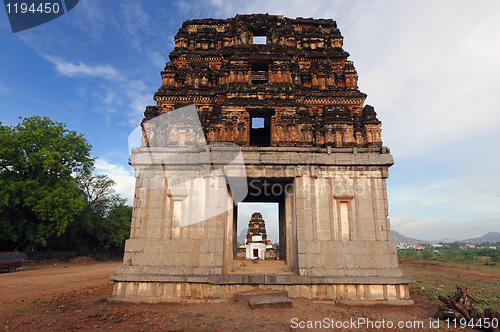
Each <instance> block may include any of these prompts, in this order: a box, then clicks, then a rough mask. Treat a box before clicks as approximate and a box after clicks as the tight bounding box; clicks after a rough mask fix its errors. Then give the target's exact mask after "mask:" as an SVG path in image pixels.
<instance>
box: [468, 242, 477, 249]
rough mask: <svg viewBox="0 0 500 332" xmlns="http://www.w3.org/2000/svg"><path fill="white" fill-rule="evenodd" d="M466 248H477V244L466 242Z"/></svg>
mask: <svg viewBox="0 0 500 332" xmlns="http://www.w3.org/2000/svg"><path fill="white" fill-rule="evenodd" d="M465 248H469V249H475V248H476V246H475V245H473V244H472V243H466V244H465Z"/></svg>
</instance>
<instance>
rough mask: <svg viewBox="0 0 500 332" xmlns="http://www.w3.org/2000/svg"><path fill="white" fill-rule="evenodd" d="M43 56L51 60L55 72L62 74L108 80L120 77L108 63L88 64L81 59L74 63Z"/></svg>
mask: <svg viewBox="0 0 500 332" xmlns="http://www.w3.org/2000/svg"><path fill="white" fill-rule="evenodd" d="M43 57H44V58H45V59H46V60H48V61H50V62H52V63H53V64H54V65H55V66H56V70H57V72H58V73H59V74H61V75H63V76H68V77H75V76H92V77H102V78H105V79H108V80H112V79H117V78H121V75H120V73H119V72H118V71H117V70H116V69H114V68H113V67H112V66H110V65H104V66H103V65H96V66H88V65H86V64H84V63H82V62H81V61H80V63H79V64H78V65H76V64H74V63H71V62H66V61H64V60H62V59H61V58H58V57H56V56H52V55H43Z"/></svg>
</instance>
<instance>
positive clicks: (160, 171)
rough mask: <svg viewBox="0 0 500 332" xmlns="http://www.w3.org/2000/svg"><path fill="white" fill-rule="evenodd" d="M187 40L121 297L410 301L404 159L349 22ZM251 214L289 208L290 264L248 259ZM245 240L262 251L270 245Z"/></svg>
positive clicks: (166, 85) (208, 23) (285, 25)
mask: <svg viewBox="0 0 500 332" xmlns="http://www.w3.org/2000/svg"><path fill="white" fill-rule="evenodd" d="M174 39H175V48H174V50H173V51H172V52H171V53H170V54H169V58H170V61H169V62H168V63H167V64H166V65H165V68H164V69H163V70H162V71H161V86H160V87H159V89H158V91H157V92H156V93H155V94H154V100H155V105H154V106H148V107H147V108H146V111H145V112H144V119H143V121H142V123H141V128H142V129H141V130H142V133H143V134H142V143H141V146H140V147H137V148H134V149H132V152H131V155H130V164H131V165H132V166H133V167H134V170H135V177H136V189H135V198H134V212H133V216H132V225H131V234H130V239H129V240H127V242H126V246H125V254H124V260H123V266H121V267H120V268H119V269H118V272H117V273H116V274H114V275H112V276H111V280H113V281H114V289H113V296H112V297H111V299H112V300H120V301H148V302H155V301H167V302H168V301H174V302H177V301H192V302H200V301H215V300H224V299H229V298H232V297H233V296H234V293H235V292H239V291H245V290H256V289H266V290H281V289H285V290H287V291H288V292H289V296H290V297H292V298H309V299H317V300H328V301H335V302H343V303H362V302H365V303H386V304H410V303H412V301H411V300H410V299H409V290H408V284H409V283H410V282H411V281H410V279H409V278H406V277H404V276H403V274H402V272H401V270H400V269H399V268H398V261H397V254H396V246H395V244H394V243H393V242H392V241H391V233H390V221H389V218H388V215H389V210H388V206H389V205H388V198H387V187H386V179H387V177H388V169H389V167H390V166H391V165H393V163H394V161H393V158H392V156H391V154H390V151H389V149H388V148H386V147H384V146H383V145H382V140H381V121H380V120H379V119H378V118H377V114H376V112H375V109H374V107H372V106H370V105H366V104H364V102H365V99H366V94H364V93H363V92H361V91H359V89H358V83H357V81H358V74H357V71H356V68H355V66H354V63H353V62H352V61H351V60H349V53H347V52H346V51H345V50H344V49H343V37H342V35H341V33H340V30H339V29H338V27H337V24H336V22H335V21H334V20H331V19H312V18H300V17H299V18H295V19H292V18H286V17H282V16H274V15H268V14H255V15H237V16H236V17H233V18H229V19H225V20H224V19H197V20H190V21H186V22H184V23H183V24H182V27H181V28H180V29H179V31H178V33H177V35H176V36H175V38H174ZM247 202H249V203H274V204H277V206H278V208H277V210H278V213H277V220H278V233H279V234H278V237H279V249H277V253H276V257H277V259H275V260H264V259H258V260H252V262H249V261H248V260H245V259H244V258H243V257H238V255H237V249H238V248H237V239H236V238H237V218H238V209H239V206H240V204H241V203H247ZM256 218H262V216H260V217H259V216H258V215H256ZM266 218H267V217H266ZM252 219H253V217H252ZM255 225H257V226H258V224H257V223H255ZM257 226H256V227H257ZM258 227H260V226H258ZM254 231H256V232H260V231H261V229H260V230H257V229H252V232H254ZM256 234H257V233H256ZM248 235H249V236H250V240H253V238H254V236H256V238H255V239H256V240H257V239H258V237H259V236H262V241H265V240H264V239H265V232H264V233H263V234H258V235H253V233H252V234H250V229H249V234H248ZM263 244H265V243H263ZM250 254H251V255H253V250H252V251H251V253H250ZM247 257H248V254H247ZM259 257H260V256H259ZM264 257H265V256H264ZM249 263H250V264H249Z"/></svg>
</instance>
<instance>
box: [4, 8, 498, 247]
mask: <svg viewBox="0 0 500 332" xmlns="http://www.w3.org/2000/svg"><path fill="white" fill-rule="evenodd" d="M250 13H269V14H276V15H284V16H286V17H291V18H295V17H298V16H302V17H313V18H333V19H334V20H336V21H337V24H338V27H339V28H340V30H341V32H342V35H343V36H344V49H345V50H346V51H348V52H349V53H350V54H351V56H350V60H352V61H354V65H355V67H356V69H357V70H358V74H359V87H360V90H361V91H363V92H365V93H367V94H368V99H367V103H368V104H371V105H373V106H374V107H375V110H376V111H377V113H378V117H379V119H380V120H381V121H382V134H383V137H382V138H383V141H384V145H386V146H388V147H389V148H390V149H391V152H392V154H393V156H394V159H395V165H394V166H393V167H391V168H390V176H389V179H388V191H389V192H388V194H389V214H390V215H389V217H390V218H391V224H392V228H393V229H395V230H397V231H399V232H401V233H402V234H404V235H406V236H410V237H414V238H419V239H424V240H437V239H443V238H449V239H451V240H455V239H463V238H466V237H475V236H481V235H483V234H485V233H487V232H489V231H497V232H500V176H499V175H498V165H499V164H500V154H499V152H500V137H499V136H500V132H499V129H498V128H499V127H500V113H499V108H500V106H499V103H498V97H497V96H498V91H500V43H499V42H498V41H499V40H500V25H499V24H498V23H497V22H498V17H500V2H499V1H496V0H485V1H481V2H477V1H457V0H454V1H427V0H424V1H422V0H419V1H413V2H409V1H382V0H374V1H348V0H344V1H342V0H341V1H331V0H328V1H314V2H306V1H260V0H256V1H231V2H229V1H227V2H225V1H219V0H212V1H169V2H167V1H155V0H150V1H146V0H145V1H137V0H120V1H113V0H108V1H98V0H80V3H79V4H78V5H77V6H76V7H75V8H74V9H73V10H72V11H70V12H69V13H67V14H66V15H63V16H62V17H60V18H58V19H55V20H53V21H51V22H48V23H46V24H44V25H41V26H38V27H35V28H32V29H29V30H26V31H22V32H19V33H16V34H13V33H12V31H11V29H10V26H9V21H8V18H7V14H6V11H5V10H3V9H1V10H0V42H1V48H0V121H1V122H2V123H3V124H5V125H16V124H17V123H18V122H19V116H22V117H26V116H33V115H40V116H48V117H50V118H51V119H52V120H54V121H57V122H63V123H65V124H66V125H67V128H68V129H71V130H76V131H78V132H80V133H82V134H83V135H84V136H85V138H86V139H87V140H88V141H89V142H90V143H91V144H92V146H93V149H92V153H93V155H94V156H95V157H98V158H99V159H98V161H97V164H96V172H97V173H105V174H108V175H109V176H110V177H111V178H112V179H114V180H115V181H116V182H117V186H116V190H117V191H118V192H119V193H120V194H122V195H123V196H124V197H127V198H129V201H130V202H132V197H133V185H134V179H133V172H132V168H131V167H130V166H129V165H128V147H127V137H128V135H129V134H130V132H131V131H132V130H133V129H134V128H135V127H136V126H137V125H138V124H139V123H140V121H141V119H142V114H143V112H144V109H145V107H146V106H148V105H154V101H153V99H152V97H153V94H154V92H155V91H157V89H158V88H159V86H160V83H161V80H160V71H161V70H162V69H163V67H164V66H165V63H166V62H167V60H168V54H169V53H170V52H171V51H172V50H173V47H174V41H173V37H174V36H175V34H176V33H177V30H178V29H179V28H180V27H181V25H182V22H183V21H185V20H188V19H194V18H228V17H234V16H235V15H236V14H250Z"/></svg>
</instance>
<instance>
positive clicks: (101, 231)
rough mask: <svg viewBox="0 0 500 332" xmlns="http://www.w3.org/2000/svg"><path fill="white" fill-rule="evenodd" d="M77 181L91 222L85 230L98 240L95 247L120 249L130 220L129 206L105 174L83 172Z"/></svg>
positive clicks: (128, 233) (130, 211)
mask: <svg viewBox="0 0 500 332" xmlns="http://www.w3.org/2000/svg"><path fill="white" fill-rule="evenodd" d="M77 180H78V185H79V187H80V189H81V190H82V192H83V194H84V197H85V204H86V208H85V213H86V214H87V218H88V220H89V221H90V223H89V224H88V226H89V228H88V229H87V232H88V233H89V234H92V236H93V237H94V239H95V240H97V241H96V243H95V245H94V249H96V248H97V249H101V250H109V249H110V248H112V249H116V248H123V246H124V245H125V240H126V239H128V238H129V236H130V222H131V219H132V207H130V206H126V205H125V202H126V201H127V199H126V198H122V197H120V196H119V195H118V194H116V193H115V190H114V189H113V186H114V185H115V183H114V181H113V180H111V179H110V178H109V177H108V176H107V175H104V174H100V175H88V174H82V175H80V176H78V178H77Z"/></svg>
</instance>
